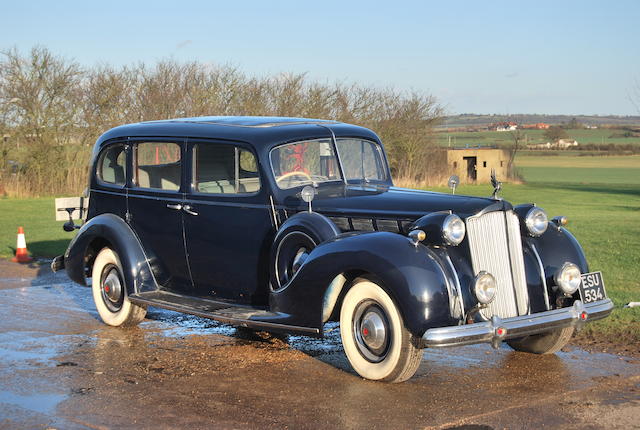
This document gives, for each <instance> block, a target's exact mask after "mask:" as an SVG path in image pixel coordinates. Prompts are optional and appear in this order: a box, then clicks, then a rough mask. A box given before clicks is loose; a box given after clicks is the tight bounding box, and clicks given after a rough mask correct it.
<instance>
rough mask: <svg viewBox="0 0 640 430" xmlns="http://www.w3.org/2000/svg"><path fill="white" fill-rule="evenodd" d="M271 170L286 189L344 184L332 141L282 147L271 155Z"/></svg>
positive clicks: (292, 144) (325, 140) (281, 186)
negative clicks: (318, 184) (328, 183)
mask: <svg viewBox="0 0 640 430" xmlns="http://www.w3.org/2000/svg"><path fill="white" fill-rule="evenodd" d="M271 167H272V169H273V175H274V176H275V178H276V183H277V184H278V186H279V187H280V188H282V189H287V188H293V187H298V186H300V185H306V184H311V183H321V182H328V181H336V180H338V181H340V180H342V176H340V169H339V168H338V158H337V157H336V154H335V152H334V151H333V145H332V143H331V140H330V139H320V140H310V141H304V142H296V143H290V144H288V145H282V146H279V147H277V148H275V149H274V150H272V151H271Z"/></svg>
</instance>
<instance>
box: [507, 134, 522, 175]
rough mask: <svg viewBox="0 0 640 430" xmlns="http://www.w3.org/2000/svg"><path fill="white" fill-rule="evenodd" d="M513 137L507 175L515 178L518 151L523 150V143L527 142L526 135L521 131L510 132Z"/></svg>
mask: <svg viewBox="0 0 640 430" xmlns="http://www.w3.org/2000/svg"><path fill="white" fill-rule="evenodd" d="M509 135H510V137H511V145H510V146H509V161H508V162H507V174H508V175H509V177H514V176H515V170H514V161H515V159H516V155H518V151H520V149H522V146H523V141H524V140H525V134H524V133H523V132H522V130H520V129H516V130H513V131H510V132H509Z"/></svg>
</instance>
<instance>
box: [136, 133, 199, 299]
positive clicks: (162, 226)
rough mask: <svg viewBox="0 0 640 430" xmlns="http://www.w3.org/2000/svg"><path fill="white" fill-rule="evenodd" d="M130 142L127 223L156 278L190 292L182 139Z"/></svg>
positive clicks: (168, 287)
mask: <svg viewBox="0 0 640 430" xmlns="http://www.w3.org/2000/svg"><path fill="white" fill-rule="evenodd" d="M130 142H131V143H132V146H131V148H132V171H133V177H132V183H131V187H130V189H129V194H128V199H127V200H128V215H127V217H126V218H127V221H128V222H129V225H131V227H132V228H133V230H134V231H135V233H136V234H137V235H138V238H139V239H140V242H141V243H142V246H143V248H144V250H145V253H146V254H147V257H148V258H149V260H150V263H151V269H152V270H153V273H154V276H155V277H156V281H157V282H158V284H159V285H160V286H162V287H163V288H165V289H168V290H173V291H177V292H192V290H193V288H192V287H193V285H192V283H191V277H190V274H189V267H188V264H187V258H186V252H185V245H184V236H183V220H182V217H183V211H182V207H183V203H184V202H183V200H184V199H183V197H184V193H183V189H184V185H183V184H184V183H185V181H184V172H183V169H182V166H183V158H184V157H183V155H184V152H185V148H184V142H183V141H181V140H179V139H177V140H176V139H173V140H170V139H158V138H154V139H141V140H134V141H130Z"/></svg>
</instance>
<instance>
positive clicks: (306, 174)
mask: <svg viewBox="0 0 640 430" xmlns="http://www.w3.org/2000/svg"><path fill="white" fill-rule="evenodd" d="M292 176H305V177H306V178H307V179H308V180H309V182H313V179H311V175H309V174H308V173H307V172H303V171H302V170H294V171H293V172H289V173H285V174H284V175H282V176H280V177H279V178H277V179H276V182H280V181H282V180H283V179H288V178H290V177H292Z"/></svg>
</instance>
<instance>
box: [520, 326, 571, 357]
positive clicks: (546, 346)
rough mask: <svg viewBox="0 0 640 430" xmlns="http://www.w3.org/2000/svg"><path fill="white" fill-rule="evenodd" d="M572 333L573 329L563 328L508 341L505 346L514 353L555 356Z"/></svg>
mask: <svg viewBox="0 0 640 430" xmlns="http://www.w3.org/2000/svg"><path fill="white" fill-rule="evenodd" d="M573 331H574V328H573V327H565V328H561V329H558V330H553V331H550V332H548V333H541V334H534V335H531V336H525V337H521V338H518V339H512V340H508V341H507V344H508V345H509V346H510V347H511V348H513V349H515V350H516V351H522V352H530V353H533V354H555V353H556V352H558V351H560V350H561V349H562V348H564V346H565V345H566V344H567V343H568V342H569V340H571V336H573Z"/></svg>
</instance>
